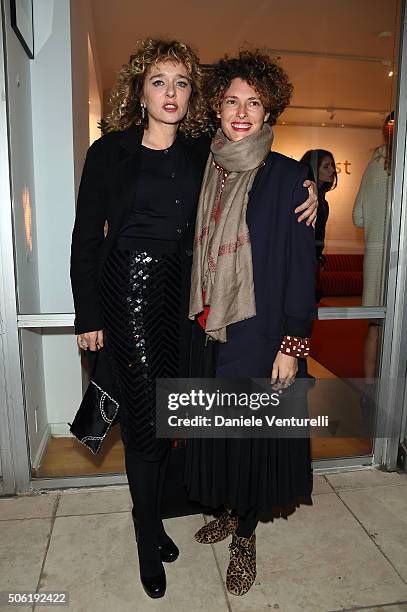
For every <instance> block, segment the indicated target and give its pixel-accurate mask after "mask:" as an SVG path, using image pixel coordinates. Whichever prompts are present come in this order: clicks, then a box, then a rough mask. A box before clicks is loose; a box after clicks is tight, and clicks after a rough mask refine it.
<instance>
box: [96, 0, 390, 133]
mask: <svg viewBox="0 0 407 612" xmlns="http://www.w3.org/2000/svg"><path fill="white" fill-rule="evenodd" d="M400 3H401V0H306V1H304V0H258V1H254V0H253V1H252V2H250V1H249V0H206V1H205V2H202V1H201V0H177V2H172V3H171V2H168V0H167V1H164V0H154V1H151V2H148V0H139V1H136V0H114V1H112V0H91V5H92V12H93V19H94V27H95V37H96V52H97V55H98V58H99V64H100V68H101V73H102V81H103V88H104V89H105V90H106V89H110V88H111V87H112V85H113V84H114V82H115V79H116V74H117V72H118V70H119V69H120V67H121V65H122V64H123V63H125V62H126V61H127V59H128V57H129V55H130V53H132V51H133V49H134V46H135V43H136V41H137V40H138V39H140V38H144V37H146V36H166V37H174V38H179V39H181V40H184V41H186V42H188V43H189V44H191V45H192V46H193V47H194V48H195V49H196V50H197V51H198V53H199V55H200V58H201V61H202V63H205V64H210V63H212V62H214V61H215V60H216V59H218V58H219V57H222V56H223V55H224V54H225V53H229V54H234V53H235V52H236V50H237V49H238V48H239V47H241V46H242V45H247V44H249V45H251V46H255V47H261V48H267V49H270V50H275V51H276V55H278V56H280V57H281V63H282V65H283V66H284V68H285V69H286V70H287V71H288V73H289V75H290V77H291V80H292V82H293V83H294V87H295V90H294V97H293V100H292V106H291V107H290V108H289V109H288V110H287V111H286V112H285V113H284V115H283V116H282V117H281V119H280V122H281V121H286V122H287V123H290V122H294V123H307V124H309V123H313V124H316V125H321V123H326V124H327V125H329V124H337V125H341V124H346V125H347V126H349V125H359V126H361V125H363V126H366V127H379V126H380V125H381V123H382V121H383V116H384V114H386V113H387V112H389V111H390V110H391V109H392V108H393V107H394V93H393V91H394V89H395V85H396V79H397V75H396V78H394V77H393V78H389V77H388V72H389V71H390V70H395V71H396V70H397V66H396V65H395V62H396V59H397V54H398V31H399V23H400ZM380 32H385V33H390V35H387V36H379V33H380ZM327 55H328V57H327ZM329 55H334V56H338V55H339V56H345V57H329ZM304 107H305V108H304ZM327 108H328V109H335V110H334V112H332V111H330V112H329V113H328V112H327V111H326V109H327ZM340 109H343V110H340ZM345 109H348V110H345ZM332 115H333V117H332ZM330 117H332V119H330Z"/></svg>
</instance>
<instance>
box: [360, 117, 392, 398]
mask: <svg viewBox="0 0 407 612" xmlns="http://www.w3.org/2000/svg"><path fill="white" fill-rule="evenodd" d="M393 132H394V112H392V113H390V114H389V115H388V116H387V117H386V119H385V121H384V124H383V139H384V144H382V145H381V146H379V147H377V149H375V151H374V152H373V155H372V157H371V159H370V161H369V164H368V166H367V168H366V170H365V171H364V173H363V176H362V180H361V183H360V187H359V191H358V194H357V196H356V200H355V204H354V206H353V223H354V224H355V225H356V227H363V231H364V239H365V252H364V258H363V297H362V305H363V306H380V305H382V304H383V299H384V288H385V281H386V249H387V240H388V233H389V220H390V180H391V160H392V144H393ZM380 325H381V321H380V320H376V319H374V320H371V321H369V327H368V331H367V334H366V338H365V346H364V370H365V383H366V385H367V388H366V395H365V398H364V399H365V401H367V402H368V401H369V398H372V396H373V393H372V392H373V387H372V385H373V384H374V379H375V375H376V370H377V346H378V340H379V328H380Z"/></svg>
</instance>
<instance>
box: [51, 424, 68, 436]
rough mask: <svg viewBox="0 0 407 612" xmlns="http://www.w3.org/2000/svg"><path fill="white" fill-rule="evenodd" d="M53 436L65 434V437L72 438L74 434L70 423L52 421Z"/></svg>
mask: <svg viewBox="0 0 407 612" xmlns="http://www.w3.org/2000/svg"><path fill="white" fill-rule="evenodd" d="M49 427H50V429H51V435H52V436H63V437H64V438H72V434H71V432H70V431H69V425H68V423H50V424H49Z"/></svg>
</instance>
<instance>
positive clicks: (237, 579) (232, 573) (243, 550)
mask: <svg viewBox="0 0 407 612" xmlns="http://www.w3.org/2000/svg"><path fill="white" fill-rule="evenodd" d="M229 548H230V561H229V566H228V570H227V572H226V588H227V590H228V591H229V593H232V595H244V594H245V593H247V591H248V590H249V589H250V588H251V586H252V584H253V582H254V580H255V578H256V534H255V533H253V534H252V535H251V536H250V538H241V537H239V536H237V535H236V534H233V539H232V543H231V544H230V545H229Z"/></svg>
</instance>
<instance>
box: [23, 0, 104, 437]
mask: <svg viewBox="0 0 407 612" xmlns="http://www.w3.org/2000/svg"><path fill="white" fill-rule="evenodd" d="M34 19H35V30H36V40H37V44H36V58H35V61H34V62H33V63H32V70H31V76H32V99H33V117H34V132H33V136H34V159H35V163H34V167H35V186H36V194H37V201H38V204H37V208H38V219H39V222H38V243H39V268H40V278H39V287H40V311H41V312H42V313H56V312H67V313H69V312H73V303H72V294H71V286H70V279H69V258H70V243H71V233H72V227H73V223H74V218H75V200H76V194H77V190H78V187H79V181H80V177H81V173H82V167H83V162H84V158H85V155H86V151H87V148H88V146H89V104H88V100H89V81H90V78H89V67H88V40H89V39H92V37H93V26H92V22H91V11H90V8H89V3H88V2H87V0H81V2H70V1H69V0H42V1H41V2H37V3H35V13H34ZM93 70H94V74H93V79H94V87H96V88H97V87H98V83H99V79H100V73H99V69H98V66H97V62H94V66H93ZM42 346H43V361H44V376H45V392H46V407H47V420H48V422H49V423H50V424H51V431H53V432H55V433H62V432H64V433H67V431H68V426H67V422H68V421H72V419H73V416H74V414H75V412H76V410H77V408H78V406H79V404H80V401H81V398H82V378H83V377H82V367H81V360H80V355H79V351H78V348H77V346H76V341H75V336H74V334H73V329H68V330H66V329H64V330H58V329H47V330H43V334H42Z"/></svg>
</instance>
